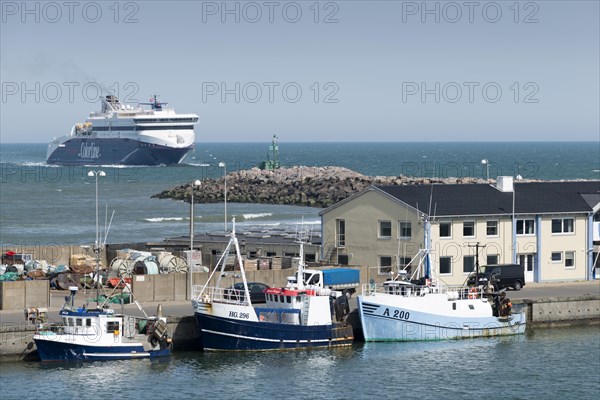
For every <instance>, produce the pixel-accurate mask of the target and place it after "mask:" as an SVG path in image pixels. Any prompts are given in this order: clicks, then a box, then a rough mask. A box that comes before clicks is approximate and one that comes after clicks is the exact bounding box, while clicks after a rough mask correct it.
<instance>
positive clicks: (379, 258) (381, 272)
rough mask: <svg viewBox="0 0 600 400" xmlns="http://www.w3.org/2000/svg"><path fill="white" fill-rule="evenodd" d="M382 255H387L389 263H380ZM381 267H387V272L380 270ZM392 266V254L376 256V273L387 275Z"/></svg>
mask: <svg viewBox="0 0 600 400" xmlns="http://www.w3.org/2000/svg"><path fill="white" fill-rule="evenodd" d="M384 257H389V259H390V265H381V259H382V258H384ZM381 268H389V269H390V271H389V272H383V271H381ZM393 268H394V258H393V257H392V256H378V257H377V274H378V275H389V274H390V272H392V271H393Z"/></svg>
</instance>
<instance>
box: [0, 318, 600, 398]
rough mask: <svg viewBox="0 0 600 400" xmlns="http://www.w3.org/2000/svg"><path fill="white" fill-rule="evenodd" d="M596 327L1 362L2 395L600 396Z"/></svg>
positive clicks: (598, 346)
mask: <svg viewBox="0 0 600 400" xmlns="http://www.w3.org/2000/svg"><path fill="white" fill-rule="evenodd" d="M599 332H600V331H599V329H598V327H597V326H595V327H583V328H560V329H539V330H536V331H535V332H533V333H529V334H527V335H520V336H509V337H500V338H480V339H471V340H457V341H444V342H422V343H357V344H355V345H353V346H352V347H348V348H339V349H333V350H300V351H289V352H255V353H232V352H229V353H201V352H180V353H175V354H173V356H172V357H170V358H165V359H157V360H128V361H108V362H90V363H65V364H63V363H49V364H44V363H39V362H11V363H7V362H3V363H0V398H1V399H2V400H11V399H22V398H33V397H36V398H42V397H60V398H63V399H81V400H84V399H107V398H108V399H184V398H186V399H192V398H194V399H281V398H286V399H287V398H289V399H301V398H307V399H420V400H423V399H436V400H437V399H502V400H511V399H544V400H552V399H558V400H564V399H578V400H585V399H597V398H598V396H599V395H600V372H599V371H600V345H599V340H600V333H599Z"/></svg>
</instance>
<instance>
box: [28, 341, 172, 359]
mask: <svg viewBox="0 0 600 400" xmlns="http://www.w3.org/2000/svg"><path fill="white" fill-rule="evenodd" d="M34 341H35V345H36V347H37V350H38V354H39V355H40V359H41V360H42V361H101V360H128V359H137V358H155V357H164V356H169V355H170V354H171V350H170V349H169V348H165V349H161V350H152V351H144V347H143V346H142V345H141V344H140V345H136V344H133V345H132V346H120V347H108V346H93V345H89V346H88V345H80V344H74V343H61V342H57V341H55V340H40V339H34Z"/></svg>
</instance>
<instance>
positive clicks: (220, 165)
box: [219, 161, 227, 232]
mask: <svg viewBox="0 0 600 400" xmlns="http://www.w3.org/2000/svg"><path fill="white" fill-rule="evenodd" d="M219 167H221V168H223V182H224V186H223V188H224V190H223V198H224V204H225V223H224V224H223V226H224V229H225V232H227V165H226V164H225V163H224V162H223V161H221V162H220V163H219Z"/></svg>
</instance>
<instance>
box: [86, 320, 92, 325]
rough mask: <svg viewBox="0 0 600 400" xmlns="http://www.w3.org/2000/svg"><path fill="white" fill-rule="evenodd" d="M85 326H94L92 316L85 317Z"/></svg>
mask: <svg viewBox="0 0 600 400" xmlns="http://www.w3.org/2000/svg"><path fill="white" fill-rule="evenodd" d="M85 326H92V319H91V318H86V319H85Z"/></svg>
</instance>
